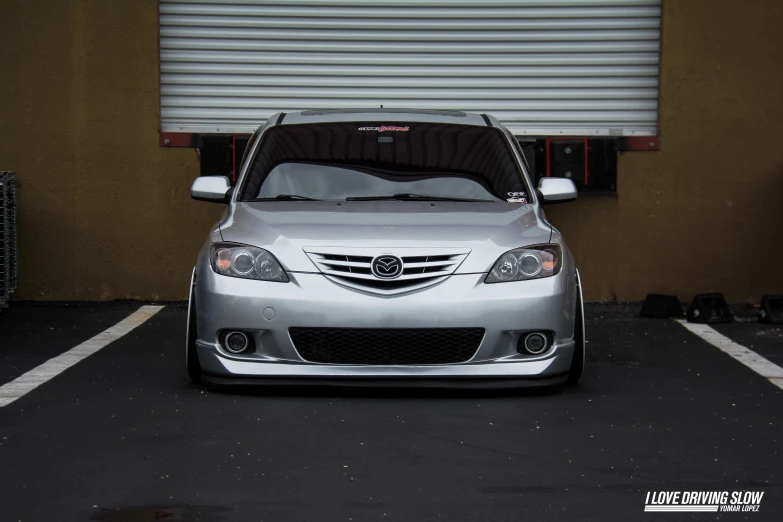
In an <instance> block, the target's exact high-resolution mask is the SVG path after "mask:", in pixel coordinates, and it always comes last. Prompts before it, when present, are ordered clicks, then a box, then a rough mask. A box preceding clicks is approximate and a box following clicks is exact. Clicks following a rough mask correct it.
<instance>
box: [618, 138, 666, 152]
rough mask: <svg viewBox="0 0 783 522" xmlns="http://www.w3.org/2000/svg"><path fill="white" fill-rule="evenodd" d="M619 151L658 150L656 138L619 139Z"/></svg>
mask: <svg viewBox="0 0 783 522" xmlns="http://www.w3.org/2000/svg"><path fill="white" fill-rule="evenodd" d="M619 145H620V150H623V151H625V150H637V151H638V150H658V136H626V137H624V138H621V139H620V143H619Z"/></svg>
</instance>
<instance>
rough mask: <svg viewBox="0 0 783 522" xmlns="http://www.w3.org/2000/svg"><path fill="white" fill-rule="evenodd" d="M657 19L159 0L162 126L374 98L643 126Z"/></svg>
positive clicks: (531, 6)
mask: <svg viewBox="0 0 783 522" xmlns="http://www.w3.org/2000/svg"><path fill="white" fill-rule="evenodd" d="M659 26H660V0H489V1H486V0H485V1H476V0H469V1H467V0H377V1H373V0H271V1H269V0H267V1H263V2H262V1H252V0H161V1H160V70H161V130H162V131H163V132H204V133H205V132H231V133H241V132H251V131H252V130H254V129H255V128H256V127H257V126H258V125H259V124H261V123H263V122H264V120H265V119H266V118H268V117H269V116H270V115H271V114H273V113H275V112H279V111H295V110H302V109H323V108H333V109H339V108H365V107H379V106H381V105H383V107H386V108H428V109H460V110H466V111H476V112H488V113H491V114H493V115H495V116H497V117H498V119H500V121H502V122H503V123H504V124H506V125H507V126H508V127H510V128H511V129H512V131H513V132H514V133H515V134H517V135H523V134H530V135H561V134H572V135H608V136H621V135H654V134H656V119H657V100H658V91H657V89H658V48H659V34H660V31H659Z"/></svg>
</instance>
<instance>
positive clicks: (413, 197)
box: [345, 192, 494, 203]
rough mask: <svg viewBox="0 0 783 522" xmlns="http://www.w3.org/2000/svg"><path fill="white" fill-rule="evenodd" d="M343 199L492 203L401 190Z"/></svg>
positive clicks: (488, 200)
mask: <svg viewBox="0 0 783 522" xmlns="http://www.w3.org/2000/svg"><path fill="white" fill-rule="evenodd" d="M345 201H467V202H475V203H494V201H492V200H491V199H467V198H449V197H445V196H425V195H422V194H410V193H407V192H402V193H399V194H394V195H392V196H356V197H352V198H345Z"/></svg>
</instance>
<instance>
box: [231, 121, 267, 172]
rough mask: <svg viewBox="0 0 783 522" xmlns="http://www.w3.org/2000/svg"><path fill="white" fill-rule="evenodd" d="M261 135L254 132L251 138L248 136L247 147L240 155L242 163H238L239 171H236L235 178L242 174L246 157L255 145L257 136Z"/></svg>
mask: <svg viewBox="0 0 783 522" xmlns="http://www.w3.org/2000/svg"><path fill="white" fill-rule="evenodd" d="M260 134H261V133H260V132H259V131H258V130H256V131H255V132H254V133H253V135H252V136H250V139H249V140H248V141H247V145H246V146H245V151H244V152H243V153H242V161H240V162H239V170H237V177H239V173H240V172H242V168H243V167H244V166H245V162H246V161H247V157H248V155H249V154H250V151H251V149H252V148H253V145H255V144H256V141H258V136H259V135H260Z"/></svg>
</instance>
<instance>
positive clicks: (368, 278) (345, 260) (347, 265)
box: [303, 247, 470, 295]
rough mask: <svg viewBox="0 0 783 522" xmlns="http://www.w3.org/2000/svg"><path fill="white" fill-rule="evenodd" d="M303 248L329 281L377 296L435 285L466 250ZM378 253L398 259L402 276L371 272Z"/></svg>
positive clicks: (449, 272)
mask: <svg viewBox="0 0 783 522" xmlns="http://www.w3.org/2000/svg"><path fill="white" fill-rule="evenodd" d="M303 250H304V251H305V253H306V254H307V256H308V257H309V258H310V260H311V261H312V262H313V263H314V264H315V266H316V267H317V268H318V270H319V271H320V272H321V273H322V274H324V275H325V276H327V277H328V278H329V280H331V281H333V282H335V283H337V284H340V285H343V286H347V287H350V288H355V289H357V290H362V291H365V292H370V293H374V294H381V295H394V294H401V293H405V292H411V291H414V290H419V289H421V288H426V287H428V286H432V285H435V284H438V283H440V282H442V281H444V280H445V279H446V278H448V277H449V276H450V275H451V274H453V273H454V271H456V270H457V268H458V267H459V265H460V264H461V263H462V261H464V260H465V258H466V257H467V256H468V254H469V253H470V249H466V248H445V247H444V248H437V247H433V248H426V247H425V248H410V247H405V248H383V247H376V248H353V247H305V248H304V249H303ZM381 255H393V256H396V257H399V258H400V259H401V260H402V263H403V272H402V275H400V276H398V277H396V278H395V279H394V280H393V283H392V282H391V281H389V280H384V279H380V278H378V277H376V276H375V275H373V273H372V268H371V265H372V260H373V259H375V258H376V257H378V256H381Z"/></svg>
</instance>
